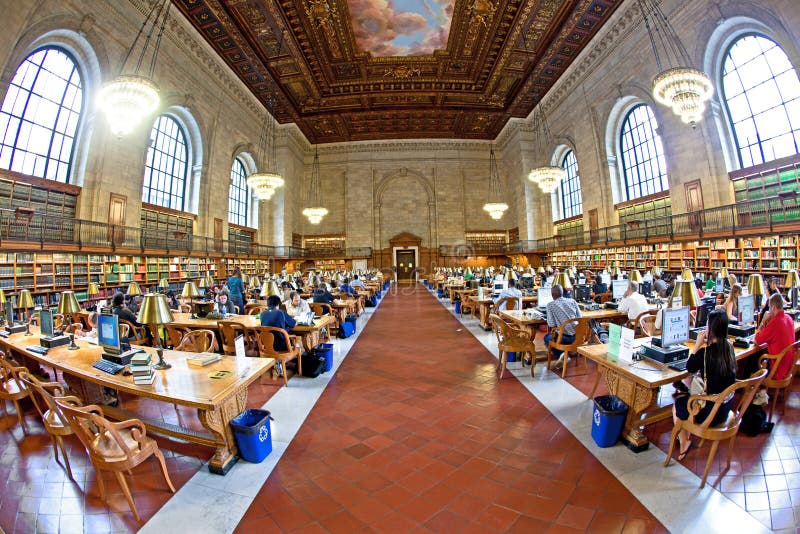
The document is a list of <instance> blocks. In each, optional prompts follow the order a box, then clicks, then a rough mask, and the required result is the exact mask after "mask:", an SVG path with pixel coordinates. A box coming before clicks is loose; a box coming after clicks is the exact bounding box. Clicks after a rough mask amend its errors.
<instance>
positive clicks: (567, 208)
mask: <svg viewBox="0 0 800 534" xmlns="http://www.w3.org/2000/svg"><path fill="white" fill-rule="evenodd" d="M561 168H563V169H564V180H563V181H562V182H561V186H560V187H561V208H562V213H561V217H562V218H563V219H568V218H570V217H574V216H576V215H580V214H581V213H583V199H582V198H581V181H580V177H579V176H578V160H577V158H576V157H575V152H574V151H572V150H570V151H569V152H567V154H566V156H564V160H563V161H562V162H561Z"/></svg>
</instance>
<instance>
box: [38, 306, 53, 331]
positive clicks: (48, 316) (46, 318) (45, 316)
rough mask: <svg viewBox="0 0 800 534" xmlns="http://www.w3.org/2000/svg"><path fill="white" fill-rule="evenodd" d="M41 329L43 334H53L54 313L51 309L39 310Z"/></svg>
mask: <svg viewBox="0 0 800 534" xmlns="http://www.w3.org/2000/svg"><path fill="white" fill-rule="evenodd" d="M39 331H40V332H41V333H42V335H43V336H52V335H53V313H52V312H51V311H50V310H40V311H39Z"/></svg>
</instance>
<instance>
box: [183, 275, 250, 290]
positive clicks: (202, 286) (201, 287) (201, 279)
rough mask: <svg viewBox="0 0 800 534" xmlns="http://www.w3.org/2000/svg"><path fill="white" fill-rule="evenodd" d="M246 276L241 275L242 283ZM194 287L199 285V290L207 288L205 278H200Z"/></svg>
mask: <svg viewBox="0 0 800 534" xmlns="http://www.w3.org/2000/svg"><path fill="white" fill-rule="evenodd" d="M246 276H247V275H246V274H243V275H242V282H244V278H245V277H246ZM192 283H193V284H194V282H192ZM196 285H199V286H200V289H205V288H207V287H208V285H206V278H205V277H202V278H200V281H199V282H198V283H197V284H196ZM184 287H185V286H184Z"/></svg>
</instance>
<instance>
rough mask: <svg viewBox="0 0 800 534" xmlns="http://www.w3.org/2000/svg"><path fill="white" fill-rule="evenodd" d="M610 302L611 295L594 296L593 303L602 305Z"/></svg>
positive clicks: (599, 294)
mask: <svg viewBox="0 0 800 534" xmlns="http://www.w3.org/2000/svg"><path fill="white" fill-rule="evenodd" d="M609 300H611V293H610V292H609V293H598V294H596V295H595V296H594V301H595V302H597V303H598V304H604V303H606V302H608V301H609Z"/></svg>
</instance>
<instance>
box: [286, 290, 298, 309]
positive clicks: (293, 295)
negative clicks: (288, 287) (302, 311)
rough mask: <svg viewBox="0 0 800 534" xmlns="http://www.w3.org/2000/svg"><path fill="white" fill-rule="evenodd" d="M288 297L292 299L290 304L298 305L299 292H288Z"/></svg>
mask: <svg viewBox="0 0 800 534" xmlns="http://www.w3.org/2000/svg"><path fill="white" fill-rule="evenodd" d="M289 299H290V300H291V301H292V306H299V305H300V293H298V292H297V291H292V292H291V293H289Z"/></svg>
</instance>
